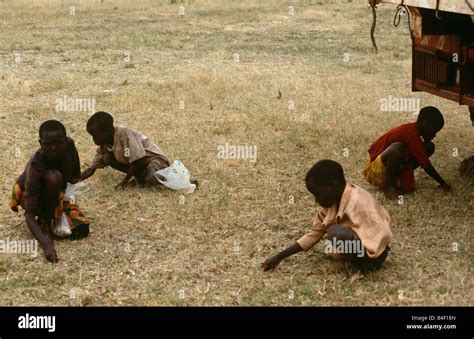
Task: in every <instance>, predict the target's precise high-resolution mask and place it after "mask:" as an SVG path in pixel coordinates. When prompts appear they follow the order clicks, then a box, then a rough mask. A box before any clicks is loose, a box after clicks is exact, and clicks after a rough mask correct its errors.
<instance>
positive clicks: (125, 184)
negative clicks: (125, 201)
mask: <svg viewBox="0 0 474 339" xmlns="http://www.w3.org/2000/svg"><path fill="white" fill-rule="evenodd" d="M127 186H128V182H127V181H122V182H120V183H119V184H118V185H117V186H115V189H116V190H124V189H126V188H127Z"/></svg>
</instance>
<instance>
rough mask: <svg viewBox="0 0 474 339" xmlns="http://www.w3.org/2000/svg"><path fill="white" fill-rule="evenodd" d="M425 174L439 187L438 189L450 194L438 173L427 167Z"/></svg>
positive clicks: (449, 188)
mask: <svg viewBox="0 0 474 339" xmlns="http://www.w3.org/2000/svg"><path fill="white" fill-rule="evenodd" d="M425 172H426V173H427V174H428V175H429V176H430V177H432V178H433V179H434V180H436V182H437V183H438V184H439V185H440V187H441V188H442V189H443V190H444V191H445V192H451V191H452V188H451V186H449V185H448V184H447V183H446V181H444V180H443V178H441V175H439V173H438V171H437V170H436V169H435V168H434V167H433V166H430V167H427V168H425Z"/></svg>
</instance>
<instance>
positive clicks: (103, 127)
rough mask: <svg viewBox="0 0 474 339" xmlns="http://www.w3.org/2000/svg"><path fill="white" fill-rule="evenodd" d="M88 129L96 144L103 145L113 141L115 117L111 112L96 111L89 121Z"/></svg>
mask: <svg viewBox="0 0 474 339" xmlns="http://www.w3.org/2000/svg"><path fill="white" fill-rule="evenodd" d="M86 129H87V132H88V133H89V134H90V135H91V136H92V139H93V140H94V143H95V144H96V145H98V146H102V145H106V144H112V143H113V140H114V139H113V137H114V118H113V117H112V116H111V115H110V114H109V113H107V112H96V113H94V114H93V115H92V116H91V117H90V118H89V120H88V121H87V125H86Z"/></svg>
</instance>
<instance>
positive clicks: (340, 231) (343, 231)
mask: <svg viewBox="0 0 474 339" xmlns="http://www.w3.org/2000/svg"><path fill="white" fill-rule="evenodd" d="M327 238H328V239H329V240H332V239H336V241H337V240H343V241H344V240H354V239H355V236H354V231H353V230H352V229H351V228H350V227H345V226H341V225H338V224H334V225H331V226H329V229H328V233H327Z"/></svg>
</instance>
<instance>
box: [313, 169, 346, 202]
mask: <svg viewBox="0 0 474 339" xmlns="http://www.w3.org/2000/svg"><path fill="white" fill-rule="evenodd" d="M305 181H306V188H307V189H308V191H310V192H311V193H312V194H313V195H314V198H315V199H316V202H317V203H318V204H319V205H321V206H322V207H326V208H329V207H331V206H332V205H334V204H336V203H339V201H340V199H341V197H342V193H343V192H344V189H345V187H346V179H345V178H344V170H343V169H342V166H341V165H340V164H339V163H337V162H335V161H332V160H320V161H318V162H317V163H316V164H315V165H314V166H313V167H311V169H310V170H309V171H308V173H307V174H306V178H305Z"/></svg>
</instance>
